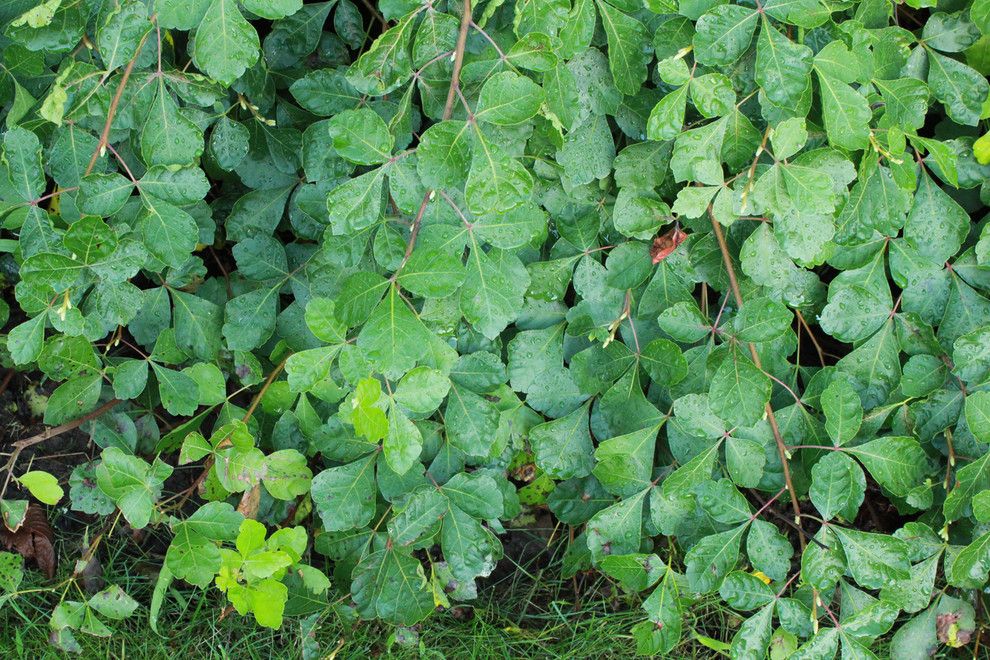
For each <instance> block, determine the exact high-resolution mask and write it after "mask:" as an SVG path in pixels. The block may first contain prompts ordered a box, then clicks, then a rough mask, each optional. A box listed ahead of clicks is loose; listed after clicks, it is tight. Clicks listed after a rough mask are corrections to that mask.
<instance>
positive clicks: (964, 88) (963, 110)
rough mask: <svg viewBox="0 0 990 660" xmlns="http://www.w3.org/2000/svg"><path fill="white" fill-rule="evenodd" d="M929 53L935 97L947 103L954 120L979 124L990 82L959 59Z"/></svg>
mask: <svg viewBox="0 0 990 660" xmlns="http://www.w3.org/2000/svg"><path fill="white" fill-rule="evenodd" d="M927 53H928V87H929V88H930V89H931V91H932V96H934V97H935V98H936V99H938V101H939V102H941V103H942V104H943V105H944V106H945V111H946V113H947V114H948V115H949V117H950V118H951V119H952V120H953V121H955V122H957V123H960V124H964V125H967V126H975V125H976V123H977V122H978V121H979V118H980V116H981V114H982V108H983V103H984V102H985V101H986V98H987V94H988V93H990V83H987V79H986V77H985V76H982V75H980V74H979V73H977V72H976V71H974V70H973V69H972V68H970V67H968V66H966V65H965V64H963V63H962V62H959V61H958V60H954V59H952V58H951V57H948V56H946V55H943V54H941V53H938V52H935V51H934V50H928V51H927Z"/></svg>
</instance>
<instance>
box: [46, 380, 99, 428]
mask: <svg viewBox="0 0 990 660" xmlns="http://www.w3.org/2000/svg"><path fill="white" fill-rule="evenodd" d="M102 390H103V376H102V375H101V374H90V375H86V376H79V377H77V378H73V379H72V380H67V381H66V382H64V383H62V384H61V385H59V386H58V388H57V389H56V390H55V391H54V392H52V395H51V397H49V399H48V407H47V408H45V418H44V419H45V424H48V425H49V426H57V425H58V424H63V423H65V422H68V421H71V420H73V419H78V418H79V417H82V416H83V415H85V414H86V413H88V412H90V411H91V410H93V409H95V408H96V406H97V404H98V403H99V401H100V392H102Z"/></svg>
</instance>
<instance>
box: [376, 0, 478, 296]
mask: <svg viewBox="0 0 990 660" xmlns="http://www.w3.org/2000/svg"><path fill="white" fill-rule="evenodd" d="M470 27H471V0H464V14H463V15H462V16H461V29H460V32H458V33H457V45H456V46H455V48H454V70H453V72H452V73H451V75H450V87H449V88H448V89H447V102H446V103H445V104H444V106H443V120H444V121H446V120H448V119H450V116H451V115H452V114H454V100H455V99H456V98H457V92H458V87H459V86H460V79H461V66H462V65H463V64H464V49H465V47H466V45H467V33H468V28H470ZM433 192H434V191H432V190H427V191H426V193H425V194H424V195H423V201H422V202H420V204H419V210H418V211H416V219H415V220H414V221H413V225H412V230H411V232H410V233H409V243H407V244H406V253H405V255H403V257H402V263H400V264H399V267H398V268H397V269H396V270H395V274H394V275H393V276H392V280H393V281H394V280H395V278H396V276H397V275H398V274H399V271H401V270H402V267H403V266H405V265H406V262H407V261H409V257H410V256H411V255H412V251H413V248H414V247H416V238H417V237H418V236H419V227H420V225H422V224H423V215H424V214H425V213H426V207H427V206H428V205H429V203H430V199H431V198H432V197H433Z"/></svg>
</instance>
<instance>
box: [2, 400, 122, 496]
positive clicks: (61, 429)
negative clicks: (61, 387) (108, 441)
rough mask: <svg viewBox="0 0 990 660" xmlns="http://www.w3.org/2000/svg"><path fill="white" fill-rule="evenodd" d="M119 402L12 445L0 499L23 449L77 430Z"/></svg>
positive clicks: (101, 407) (105, 404) (5, 490)
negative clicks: (12, 449)
mask: <svg viewBox="0 0 990 660" xmlns="http://www.w3.org/2000/svg"><path fill="white" fill-rule="evenodd" d="M120 401H121V400H120V399H110V400H109V401H107V402H106V403H104V404H103V405H102V406H100V407H99V408H97V409H96V410H94V411H93V412H91V413H89V414H88V415H83V416H82V417H80V418H79V419H75V420H72V421H71V422H66V423H65V424H60V425H59V426H55V427H53V428H48V429H45V430H44V431H42V432H41V433H38V434H37V435H32V436H31V437H30V438H25V439H24V440H18V441H17V442H15V443H13V445H12V446H13V448H14V451H13V453H12V454H11V455H10V458H9V459H8V460H7V466H6V469H7V476H6V477H5V478H4V481H3V487H2V488H0V498H2V497H3V496H4V495H5V494H6V493H7V486H9V485H10V478H11V477H12V476H13V475H14V465H15V464H16V463H17V458H18V457H19V456H20V455H21V452H22V451H24V450H25V449H27V448H28V447H30V446H32V445H36V444H38V443H39V442H44V441H45V440H50V439H51V438H54V437H55V436H57V435H62V434H63V433H65V432H67V431H71V430H72V429H76V428H79V427H80V426H82V425H83V424H85V423H86V422H88V421H90V420H91V419H95V418H97V417H99V416H100V415H102V414H103V413H105V412H107V411H108V410H110V409H111V408H113V407H114V406H116V405H117V404H118V403H120Z"/></svg>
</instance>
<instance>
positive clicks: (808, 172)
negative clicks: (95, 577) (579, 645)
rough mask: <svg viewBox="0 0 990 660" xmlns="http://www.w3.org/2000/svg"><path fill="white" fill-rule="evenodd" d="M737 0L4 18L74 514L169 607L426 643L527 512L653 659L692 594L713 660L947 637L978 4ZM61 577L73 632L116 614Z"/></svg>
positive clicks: (964, 477) (980, 104) (38, 322)
mask: <svg viewBox="0 0 990 660" xmlns="http://www.w3.org/2000/svg"><path fill="white" fill-rule="evenodd" d="M754 2H755V4H754ZM754 2H749V0H740V1H739V2H738V3H735V2H733V3H725V2H722V1H721V0H680V1H677V0H643V1H642V2H641V1H640V0H573V2H572V0H517V1H515V2H511V1H510V2H506V1H505V0H483V1H482V2H480V3H479V4H478V6H471V5H470V4H469V2H468V0H462V1H461V2H458V1H457V0H447V1H443V0H436V1H435V2H429V0H427V2H425V3H421V2H419V1H418V0H382V1H381V2H379V3H377V5H374V6H372V5H371V4H368V5H366V6H364V7H358V6H357V5H355V4H354V3H352V2H351V0H331V1H329V2H315V3H312V2H307V3H305V4H304V3H303V2H302V0H240V2H238V1H236V0H46V1H45V2H32V1H30V0H11V1H9V2H5V3H3V6H2V7H0V20H2V22H3V24H4V28H3V36H2V37H0V47H2V61H0V98H2V101H3V103H4V106H3V107H4V112H5V115H4V117H5V130H4V133H3V145H2V146H3V150H2V164H0V169H2V172H0V174H2V175H0V199H2V200H3V201H2V206H0V210H2V213H3V216H2V218H3V225H2V227H3V231H4V235H3V236H4V237H3V239H2V240H0V250H2V251H3V263H4V276H5V277H6V278H7V283H6V289H5V292H6V294H8V295H6V296H5V297H6V298H7V299H8V301H9V308H8V305H3V309H2V310H0V311H2V316H3V319H4V320H6V323H7V325H6V341H5V344H6V352H5V353H4V354H3V360H4V361H5V363H6V364H7V365H16V367H17V368H18V369H21V370H25V371H31V370H36V371H40V373H41V374H43V375H44V377H45V378H46V379H48V380H50V381H52V382H55V383H60V384H59V385H58V387H57V389H54V391H53V392H52V393H51V395H50V398H49V399H48V401H47V407H46V410H45V412H44V421H45V422H46V423H47V424H49V425H59V424H66V423H68V424H69V425H70V426H72V425H74V424H78V423H79V422H78V421H74V420H79V419H84V420H85V424H84V426H83V428H84V429H86V430H87V431H88V432H89V434H90V435H91V437H92V439H93V441H94V442H95V444H96V445H97V446H98V447H99V448H100V453H99V456H98V458H97V460H94V461H93V462H91V463H85V464H81V465H78V466H77V467H76V468H75V470H74V471H73V472H72V474H71V476H70V477H69V478H68V485H69V494H68V496H67V497H66V498H65V499H64V503H65V504H66V505H67V506H71V508H72V509H74V510H76V511H79V512H82V513H85V514H92V515H94V516H106V521H107V524H108V525H111V524H112V525H125V524H126V525H129V526H130V527H132V528H134V529H136V530H139V529H142V528H145V527H148V526H152V527H155V528H157V529H161V530H169V531H170V537H171V539H172V540H171V543H170V545H169V546H168V549H167V553H166V555H165V559H164V564H163V566H162V567H161V573H160V576H159V579H158V586H157V587H156V589H155V593H154V598H153V600H152V601H151V602H149V603H145V605H147V606H148V607H149V611H150V614H151V626H152V627H153V628H155V629H157V628H158V627H160V626H161V625H162V624H161V623H160V622H158V620H157V619H158V613H159V611H160V608H161V605H162V602H163V599H164V598H165V597H166V596H167V594H168V593H169V586H170V585H172V586H178V585H181V584H182V583H185V584H188V585H194V586H196V587H200V588H209V589H218V590H219V591H220V592H223V593H224V594H225V595H226V597H227V599H228V600H229V603H230V604H231V606H232V607H233V608H235V609H236V610H237V612H239V613H240V614H242V615H249V614H250V615H252V616H253V617H254V618H255V619H256V620H257V622H258V624H260V625H263V626H271V627H277V626H280V625H281V624H282V621H283V616H287V615H289V614H292V615H310V616H311V617H312V616H314V613H315V617H316V618H311V619H310V621H311V622H314V623H315V622H316V621H317V620H318V617H320V616H325V615H327V613H328V612H333V614H331V615H332V616H337V615H346V612H348V611H350V612H353V613H356V614H357V615H359V616H360V617H363V618H366V619H379V620H382V621H384V622H387V623H389V624H395V625H400V626H411V625H414V624H416V623H417V622H419V621H421V620H423V619H424V618H425V617H427V616H429V615H430V614H431V613H432V612H434V610H435V609H436V608H437V607H449V606H451V604H452V603H457V602H462V601H470V599H471V597H472V595H473V594H474V593H475V590H476V580H478V579H479V578H483V577H485V576H487V575H489V574H490V573H491V571H492V570H493V568H494V567H495V565H496V564H497V563H498V562H499V560H500V559H501V557H502V554H503V550H502V545H501V543H500V540H499V535H500V533H502V531H503V523H505V522H506V521H508V520H512V519H514V518H516V517H517V516H519V515H520V513H521V512H522V511H523V510H524V508H525V507H534V506H535V507H548V508H549V510H550V511H552V512H553V514H554V515H555V517H556V518H557V519H558V520H559V521H560V522H561V523H563V524H565V525H568V526H571V527H572V528H573V529H575V530H576V532H577V534H576V535H575V537H574V540H573V542H572V543H571V545H570V547H569V549H568V554H567V561H566V565H565V570H566V571H567V572H568V573H569V574H573V573H576V572H578V571H583V570H588V569H596V570H598V571H601V572H603V573H604V574H606V575H608V576H610V577H611V578H613V579H614V580H615V581H616V583H617V584H618V585H619V586H620V587H621V588H622V589H624V590H626V591H629V592H634V593H635V592H641V593H642V601H641V602H642V609H643V622H642V623H641V624H639V625H637V626H636V627H635V628H634V629H633V631H632V632H633V634H634V635H635V638H636V640H637V642H638V645H639V647H640V650H641V651H642V652H644V653H668V652H671V651H672V650H673V649H674V648H675V647H676V645H677V644H678V643H679V641H680V640H681V638H682V627H683V626H682V621H683V617H684V613H685V612H686V611H687V610H689V609H690V608H691V606H692V603H693V602H695V601H696V600H697V599H698V598H699V597H701V596H702V595H704V594H709V593H714V592H717V593H718V594H720V597H721V598H722V599H723V600H724V601H725V603H726V604H727V605H728V606H729V607H731V608H733V609H734V610H736V611H738V612H740V613H742V615H741V616H742V617H743V623H742V624H741V625H740V626H739V628H738V631H737V632H736V634H735V637H734V638H733V640H732V643H731V648H730V649H728V650H729V651H730V653H731V655H732V656H733V657H745V658H761V657H763V656H764V654H765V653H766V652H767V649H768V647H770V646H771V645H772V647H773V653H774V654H775V655H774V657H786V656H787V655H788V654H790V653H794V654H795V655H794V657H809V658H827V657H832V656H833V655H835V654H836V653H837V652H838V651H839V650H840V649H841V654H842V657H872V651H871V650H870V649H871V648H873V649H879V648H883V649H889V652H890V653H891V654H893V655H894V656H895V657H898V658H909V657H925V656H927V654H928V652H929V651H930V650H934V649H935V648H936V647H938V646H939V645H942V644H946V645H949V646H956V647H958V646H962V645H964V644H966V643H968V642H969V641H970V640H971V638H972V636H973V634H974V629H975V622H974V619H975V618H976V617H978V616H979V613H980V612H981V611H982V600H981V596H979V588H981V587H982V586H983V585H984V584H985V583H986V581H987V577H988V571H990V451H988V449H990V444H988V443H990V387H988V384H990V299H988V296H990V230H988V229H987V226H988V223H987V221H986V218H985V206H986V204H987V203H988V202H990V184H988V183H987V180H988V175H990V166H988V165H987V164H986V163H987V162H988V161H990V144H988V142H990V138H984V139H979V138H980V134H981V129H980V124H981V120H982V119H983V118H984V117H987V116H988V115H990V103H988V98H987V97H988V91H990V87H988V84H987V80H986V78H985V75H984V74H985V73H987V72H988V71H990V1H988V0H975V2H969V1H968V0H945V1H944V2H938V3H937V5H936V3H935V2H934V1H933V0H906V2H904V3H897V4H895V3H892V2H890V1H889V0H862V1H859V2H857V1H854V0H764V1H763V2H762V3H761V2H760V0H754ZM94 413H98V414H94ZM42 441H45V438H40V439H38V440H37V442H42ZM35 442H36V441H35V440H31V441H30V442H27V443H22V444H19V445H14V448H13V456H12V457H11V459H10V461H9V462H8V464H7V472H8V473H9V474H8V475H5V476H6V477H7V478H6V481H5V482H4V483H5V485H4V491H3V493H2V494H0V497H3V498H5V499H3V501H2V502H0V504H2V509H3V522H4V524H5V525H6V526H7V528H8V529H9V530H17V529H18V528H19V526H20V525H21V524H22V523H23V521H24V518H25V516H26V513H27V501H26V500H23V499H21V500H18V499H17V497H18V496H17V487H18V486H19V487H23V488H24V489H25V491H29V492H30V493H31V494H32V495H33V496H34V497H35V498H37V499H38V500H40V501H42V502H45V503H47V504H55V503H57V502H59V501H62V500H63V495H64V493H63V490H62V487H61V486H60V485H59V483H58V479H57V478H56V477H54V476H52V475H50V474H48V473H46V472H44V471H39V470H31V469H30V466H29V465H27V464H26V463H25V462H24V461H19V460H18V458H19V456H21V455H22V450H26V449H28V447H30V446H33V445H34V444H35ZM48 442H51V443H56V442H57V440H48ZM177 466H185V467H184V468H183V469H182V470H181V471H179V470H176V468H177ZM182 475H185V476H184V478H180V477H181V476H182ZM190 475H191V476H190ZM197 477H198V478H197ZM8 486H9V487H8ZM22 497H23V496H22ZM197 503H198V504H197ZM565 536H566V535H565ZM106 542H109V541H104V543H106ZM114 542H117V541H114ZM2 559H3V563H2V570H0V581H2V583H3V588H4V589H5V590H6V591H7V592H8V596H7V597H6V598H10V597H13V595H16V591H17V585H18V583H19V580H20V575H21V573H20V570H21V569H20V568H19V566H18V563H19V559H18V558H17V557H16V556H15V555H10V554H8V555H3V556H2ZM71 579H75V578H74V577H73V578H70V580H71ZM173 581H174V584H173ZM65 593H66V592H65V591H62V594H63V598H64V599H63V600H61V601H59V602H58V604H57V607H56V608H55V610H54V612H53V614H52V620H51V626H52V639H53V640H54V641H55V643H57V644H58V645H60V646H62V647H63V648H65V649H68V650H72V649H74V648H78V641H77V637H76V636H77V635H78V634H80V633H88V634H96V635H104V634H110V630H109V628H108V627H107V625H106V624H105V623H104V621H105V620H108V619H119V618H122V617H125V616H129V615H131V614H132V613H133V612H134V611H135V608H137V607H138V603H137V602H136V601H134V600H133V599H132V598H131V597H130V596H128V595H127V594H125V593H124V592H123V591H121V590H120V589H119V587H109V588H107V589H106V590H104V591H101V592H99V593H97V594H96V595H93V596H92V597H90V598H89V600H86V601H83V600H73V598H74V594H75V593H76V592H75V590H73V591H69V592H68V596H65ZM80 593H81V592H80ZM331 608H333V609H331ZM685 634H686V632H685ZM707 643H709V644H711V645H716V646H717V644H716V642H714V641H713V640H708V641H707Z"/></svg>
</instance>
